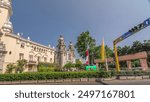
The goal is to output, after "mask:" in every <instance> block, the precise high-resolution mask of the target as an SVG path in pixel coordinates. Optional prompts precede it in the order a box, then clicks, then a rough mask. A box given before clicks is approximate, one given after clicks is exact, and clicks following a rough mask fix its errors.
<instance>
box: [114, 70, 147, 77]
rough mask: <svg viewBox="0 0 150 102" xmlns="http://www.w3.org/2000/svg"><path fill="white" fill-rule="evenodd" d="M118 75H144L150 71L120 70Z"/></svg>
mask: <svg viewBox="0 0 150 102" xmlns="http://www.w3.org/2000/svg"><path fill="white" fill-rule="evenodd" d="M117 75H119V76H142V75H150V71H141V70H137V71H120V72H119V73H118V74H117Z"/></svg>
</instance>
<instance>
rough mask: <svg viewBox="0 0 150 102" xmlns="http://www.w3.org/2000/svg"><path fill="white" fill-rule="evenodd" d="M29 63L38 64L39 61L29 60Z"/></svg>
mask: <svg viewBox="0 0 150 102" xmlns="http://www.w3.org/2000/svg"><path fill="white" fill-rule="evenodd" d="M28 65H38V62H37V61H31V60H29V62H28Z"/></svg>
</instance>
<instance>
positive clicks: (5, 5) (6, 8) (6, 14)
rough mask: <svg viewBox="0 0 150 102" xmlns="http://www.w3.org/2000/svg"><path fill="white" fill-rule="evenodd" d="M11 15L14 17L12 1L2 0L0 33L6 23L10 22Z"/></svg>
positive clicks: (0, 0) (0, 4)
mask: <svg viewBox="0 0 150 102" xmlns="http://www.w3.org/2000/svg"><path fill="white" fill-rule="evenodd" d="M11 15H12V1H11V0H0V31H1V29H2V27H3V25H4V23H7V22H9V20H10V16H11Z"/></svg>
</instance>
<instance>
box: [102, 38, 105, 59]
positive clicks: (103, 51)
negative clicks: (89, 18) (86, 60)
mask: <svg viewBox="0 0 150 102" xmlns="http://www.w3.org/2000/svg"><path fill="white" fill-rule="evenodd" d="M105 57H106V56H105V44H104V39H103V40H102V45H101V60H103V61H104V60H105Z"/></svg>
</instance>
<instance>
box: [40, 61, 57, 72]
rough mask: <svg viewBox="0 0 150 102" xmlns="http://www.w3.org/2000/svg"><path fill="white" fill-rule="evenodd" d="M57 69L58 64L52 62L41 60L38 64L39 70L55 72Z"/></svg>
mask: <svg viewBox="0 0 150 102" xmlns="http://www.w3.org/2000/svg"><path fill="white" fill-rule="evenodd" d="M56 69H57V65H55V64H52V63H45V62H40V63H39V65H38V72H54V71H55V70H56Z"/></svg>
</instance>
